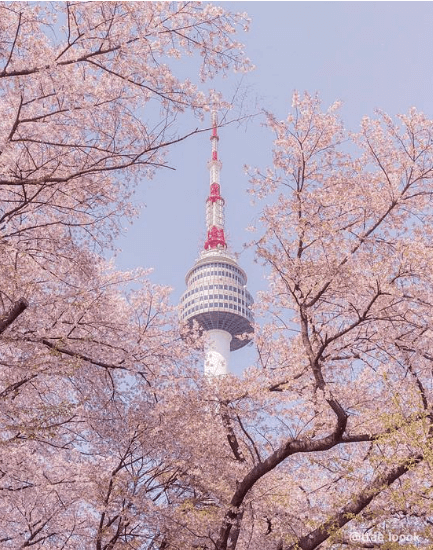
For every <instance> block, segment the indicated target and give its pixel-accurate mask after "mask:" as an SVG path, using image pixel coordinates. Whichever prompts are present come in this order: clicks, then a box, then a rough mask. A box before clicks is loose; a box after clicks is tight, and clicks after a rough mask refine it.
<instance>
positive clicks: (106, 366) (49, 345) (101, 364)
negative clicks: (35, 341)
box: [42, 339, 128, 370]
mask: <svg viewBox="0 0 433 550" xmlns="http://www.w3.org/2000/svg"><path fill="white" fill-rule="evenodd" d="M42 344H44V346H46V347H47V348H50V349H52V350H54V351H56V352H58V353H62V354H64V355H69V356H70V357H75V358H77V359H82V360H83V361H87V362H88V363H91V364H92V365H96V366H97V367H103V368H104V369H108V370H110V369H112V370H114V369H120V370H128V369H127V368H126V367H124V366H122V365H113V364H109V363H104V362H102V361H97V360H96V359H92V358H91V357H88V356H87V355H84V354H83V353H79V352H77V351H71V350H69V349H66V348H61V347H59V346H57V345H56V344H53V343H52V342H50V341H49V340H46V339H43V340H42Z"/></svg>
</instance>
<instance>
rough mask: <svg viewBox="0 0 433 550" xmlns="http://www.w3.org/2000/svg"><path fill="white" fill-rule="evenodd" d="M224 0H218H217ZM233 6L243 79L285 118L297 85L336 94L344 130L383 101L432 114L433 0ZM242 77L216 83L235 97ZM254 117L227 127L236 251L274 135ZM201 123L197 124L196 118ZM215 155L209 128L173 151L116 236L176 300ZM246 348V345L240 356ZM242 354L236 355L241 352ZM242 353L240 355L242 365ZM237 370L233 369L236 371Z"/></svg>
mask: <svg viewBox="0 0 433 550" xmlns="http://www.w3.org/2000/svg"><path fill="white" fill-rule="evenodd" d="M216 3H218V2H216ZM222 4H223V6H224V7H225V8H226V9H230V10H233V11H246V12H247V13H248V14H249V15H250V17H251V19H252V24H251V30H250V32H249V33H243V34H242V35H241V36H240V39H241V40H242V41H243V42H244V43H245V45H246V53H247V55H248V56H249V57H250V59H251V60H252V62H253V63H254V64H255V66H256V70H255V71H253V72H251V73H249V74H248V75H246V76H244V77H243V80H242V85H243V86H244V87H245V89H247V90H248V93H249V97H250V99H249V102H250V104H251V106H253V105H254V102H255V101H256V100H257V101H258V102H259V104H261V105H262V106H263V107H264V108H266V109H267V110H270V111H272V112H274V113H275V114H276V115H277V117H278V118H283V117H285V116H286V115H287V113H288V111H289V110H290V104H291V95H292V92H293V90H295V89H297V90H299V91H304V90H307V91H309V92H310V93H314V92H316V91H317V92H319V94H320V96H321V98H322V100H323V103H324V106H325V107H326V106H328V105H329V104H331V103H332V102H334V101H335V100H336V99H340V100H342V101H343V107H342V110H341V113H342V116H343V119H344V121H345V124H346V127H347V128H348V129H350V130H354V131H356V130H357V129H358V128H359V122H360V120H361V118H362V116H363V115H373V114H374V110H375V109H376V108H380V109H382V110H384V111H386V112H388V113H389V114H391V115H394V114H396V113H400V112H406V111H407V110H408V109H409V108H410V107H412V106H415V107H417V108H418V109H420V110H422V111H424V112H425V113H426V114H427V115H428V116H430V117H431V118H433V33H432V29H433V3H431V2H223V3H222ZM239 78H240V77H239V75H233V77H230V78H228V79H225V80H219V81H218V82H217V83H215V84H213V86H215V87H218V86H220V87H221V88H222V89H223V91H225V92H226V93H227V94H229V95H231V94H233V91H234V90H235V89H236V86H237V84H238V83H239ZM262 122H263V119H259V118H257V119H256V120H254V121H253V122H250V123H249V124H248V125H247V126H246V127H237V126H236V125H232V126H229V127H226V128H224V129H222V130H221V131H220V142H219V149H220V158H221V160H222V162H223V169H222V173H221V187H222V195H223V197H224V198H225V199H226V229H227V232H228V235H229V240H230V244H231V247H232V249H233V250H234V251H235V252H241V251H242V245H243V243H245V242H246V241H248V240H250V239H251V237H252V235H251V233H247V232H246V231H245V227H246V226H248V225H250V224H251V223H253V222H254V221H255V220H256V219H257V217H258V213H259V208H257V207H255V208H253V207H252V206H251V205H250V197H249V196H248V195H247V193H246V189H247V187H248V179H247V177H246V176H245V173H244V170H243V166H244V165H245V164H247V165H251V166H260V167H262V168H264V167H266V166H267V165H269V164H270V160H271V146H272V137H273V136H272V134H271V133H270V132H269V131H268V130H266V129H265V128H263V127H262V126H261V123H262ZM194 124H195V125H197V123H193V125H194ZM209 157H210V141H209V138H208V135H205V134H199V135H197V136H195V137H193V138H191V139H189V140H187V141H185V142H183V143H181V144H179V145H177V146H175V147H174V148H173V149H172V150H171V153H170V156H169V162H170V165H171V166H173V167H174V168H176V170H175V171H172V170H162V171H160V172H159V173H157V175H156V176H155V178H154V179H153V180H152V181H150V182H143V186H142V188H141V191H140V193H139V197H140V199H141V200H143V201H144V202H145V203H146V208H145V209H144V210H143V211H142V214H141V216H140V219H139V220H136V222H135V223H134V225H133V227H132V228H130V229H129V230H128V232H127V233H126V235H125V236H124V237H122V238H121V239H119V241H118V246H119V247H120V248H121V249H122V253H121V254H120V255H119V256H118V258H117V265H118V267H119V268H121V269H129V268H132V267H136V266H143V267H153V268H154V270H155V271H154V273H153V275H152V280H153V281H154V282H160V283H162V284H166V285H169V286H171V287H173V289H174V292H173V303H176V302H177V300H178V298H179V297H180V295H181V293H182V292H183V290H184V288H185V282H184V276H185V273H186V272H187V270H188V269H189V268H190V267H191V266H192V265H193V263H194V260H195V259H196V258H197V256H198V252H199V250H200V248H199V246H200V244H201V243H202V242H203V239H204V236H205V222H204V209H205V200H206V197H207V193H208V186H209V175H208V171H207V167H206V163H207V160H208V159H209ZM239 263H240V265H241V266H242V267H243V268H244V269H245V270H246V271H247V274H248V278H249V284H248V287H249V290H250V291H251V292H252V294H253V296H254V295H255V293H256V292H257V290H260V289H263V288H265V284H266V281H265V280H264V271H263V268H262V267H261V266H259V265H257V264H255V263H254V262H253V254H252V252H249V251H247V252H243V253H242V254H241V256H240V258H239ZM243 353H244V354H246V353H248V352H245V351H239V352H237V354H243ZM237 354H235V355H237ZM245 358H246V355H245V357H243V358H241V357H239V358H238V360H237V362H239V361H240V362H241V363H244V361H245ZM235 370H236V369H235Z"/></svg>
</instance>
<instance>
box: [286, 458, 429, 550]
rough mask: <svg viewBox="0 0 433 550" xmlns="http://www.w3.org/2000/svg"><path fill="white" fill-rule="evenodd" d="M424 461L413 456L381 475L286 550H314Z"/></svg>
mask: <svg viewBox="0 0 433 550" xmlns="http://www.w3.org/2000/svg"><path fill="white" fill-rule="evenodd" d="M423 459H424V457H423V456H422V455H416V456H411V457H409V458H407V459H406V460H405V461H404V462H402V463H401V464H399V465H398V466H394V467H393V468H391V469H389V470H388V471H387V472H385V473H382V474H379V475H378V476H376V478H374V479H373V481H371V483H369V484H368V485H367V486H366V487H365V488H364V489H363V490H362V491H361V492H360V493H358V495H356V496H355V497H352V498H351V500H350V502H349V503H348V504H346V505H345V506H344V507H343V508H342V509H341V510H340V511H339V512H338V513H337V514H335V515H334V516H333V517H332V518H331V519H329V520H327V521H325V522H324V523H322V525H321V526H320V527H318V528H317V529H314V531H312V532H311V533H309V534H308V535H305V536H304V537H301V538H300V539H299V540H298V541H297V542H296V543H295V544H292V545H290V546H288V547H286V548H284V550H296V549H301V550H314V549H315V548H317V547H318V546H320V544H322V542H324V541H325V540H327V539H328V538H329V537H330V536H331V535H332V534H333V533H335V531H336V530H337V529H341V527H344V525H346V524H347V523H348V522H349V521H351V520H352V519H353V518H354V517H355V516H357V515H358V514H359V513H360V512H362V510H364V508H366V507H367V506H368V505H369V504H370V502H371V501H372V500H373V499H374V498H375V497H376V496H377V495H379V494H380V493H382V492H383V491H384V490H385V489H387V488H388V487H390V486H391V485H392V484H393V483H394V481H396V480H397V479H399V478H400V477H401V476H402V475H404V474H405V473H406V472H408V471H409V470H411V469H412V468H413V467H414V466H416V465H417V464H419V463H420V462H422V460H423Z"/></svg>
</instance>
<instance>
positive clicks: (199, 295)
mask: <svg viewBox="0 0 433 550" xmlns="http://www.w3.org/2000/svg"><path fill="white" fill-rule="evenodd" d="M218 140H219V137H218V131H217V115H216V112H213V113H212V135H211V142H212V157H211V160H210V161H209V163H208V168H209V172H210V192H209V196H208V198H207V201H206V229H207V239H206V241H205V243H204V250H203V251H202V252H201V253H200V257H199V258H198V259H197V260H196V262H195V265H194V266H193V267H192V268H191V269H190V270H189V271H188V273H187V274H186V277H185V282H186V285H187V289H186V291H185V292H184V293H183V295H182V297H181V299H180V320H181V321H183V322H187V323H189V324H190V325H192V323H193V321H197V323H198V324H199V325H200V327H201V328H202V329H203V330H204V331H205V333H206V334H205V338H206V358H205V369H204V370H205V374H207V375H211V376H215V375H221V374H227V372H228V363H229V354H230V352H231V351H235V350H237V349H240V348H242V347H243V346H245V345H246V344H248V342H249V341H250V339H251V334H252V332H253V327H252V323H253V315H252V312H251V305H252V304H253V298H252V296H251V294H250V293H249V292H248V290H247V288H246V284H247V276H246V273H245V271H244V270H243V269H241V268H240V267H239V265H238V264H237V261H236V259H235V257H234V256H233V255H232V254H230V253H229V252H228V251H227V243H226V238H225V232H224V199H223V198H222V197H221V195H220V170H221V167H222V165H221V162H220V161H219V159H218ZM248 335H250V336H248Z"/></svg>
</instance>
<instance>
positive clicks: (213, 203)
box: [204, 111, 227, 250]
mask: <svg viewBox="0 0 433 550" xmlns="http://www.w3.org/2000/svg"><path fill="white" fill-rule="evenodd" d="M210 139H211V143H212V157H211V159H210V161H209V162H208V168H209V175H210V193H209V196H208V198H207V201H206V229H207V239H206V242H205V243H204V248H205V250H211V249H215V248H216V249H218V248H219V249H225V248H227V243H226V238H225V234H224V199H223V198H222V197H221V188H220V172H221V168H222V164H221V161H220V160H219V158H218V141H219V136H218V116H217V112H216V111H212V135H211V137H210Z"/></svg>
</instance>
